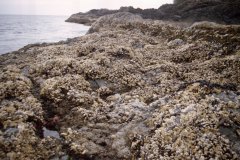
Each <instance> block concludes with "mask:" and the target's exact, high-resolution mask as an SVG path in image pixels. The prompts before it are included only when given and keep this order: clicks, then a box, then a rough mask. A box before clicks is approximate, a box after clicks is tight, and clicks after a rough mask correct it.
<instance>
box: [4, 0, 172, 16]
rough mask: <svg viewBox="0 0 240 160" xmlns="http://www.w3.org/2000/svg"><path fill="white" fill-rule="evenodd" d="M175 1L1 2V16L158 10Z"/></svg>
mask: <svg viewBox="0 0 240 160" xmlns="http://www.w3.org/2000/svg"><path fill="white" fill-rule="evenodd" d="M172 2H173V0H0V14H23V15H71V14H73V13H77V12H85V11H88V10H90V9H98V8H108V9H118V8H120V6H134V7H140V8H158V7H159V6H161V5H162V4H165V3H172Z"/></svg>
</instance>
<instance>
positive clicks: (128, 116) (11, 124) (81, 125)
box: [0, 13, 240, 160]
mask: <svg viewBox="0 0 240 160" xmlns="http://www.w3.org/2000/svg"><path fill="white" fill-rule="evenodd" d="M90 33H91V34H87V35H85V36H82V37H79V38H75V39H74V40H71V41H68V42H66V43H57V44H49V45H43V46H41V45H38V46H34V45H33V46H30V47H27V48H25V49H22V50H19V51H16V52H14V53H9V54H6V55H1V56H0V69H1V73H0V148H1V150H0V158H1V159H64V158H65V159H66V158H72V159H104V160H106V159H211V158H212V159H238V158H239V156H240V150H239V148H240V147H239V146H240V137H239V133H240V132H239V129H240V113H239V112H240V50H239V49H240V27H239V26H225V25H218V24H215V23H208V22H201V23H196V24H194V25H192V26H191V27H183V26H180V25H178V24H174V23H172V24H170V23H166V22H161V21H151V20H148V21H146V20H143V19H142V18H141V17H139V16H134V15H132V14H130V13H118V14H115V15H108V16H106V17H102V18H100V19H98V20H97V21H96V22H95V23H94V24H93V26H92V28H91V30H90Z"/></svg>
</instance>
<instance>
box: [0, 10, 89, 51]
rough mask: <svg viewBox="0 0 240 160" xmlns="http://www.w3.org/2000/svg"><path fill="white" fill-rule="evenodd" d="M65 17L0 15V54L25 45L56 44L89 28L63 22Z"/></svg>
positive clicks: (79, 34)
mask: <svg viewBox="0 0 240 160" xmlns="http://www.w3.org/2000/svg"><path fill="white" fill-rule="evenodd" d="M67 18H68V17H67V16H35V15H34V16H30V15H27V16H25V15H0V54H4V53H7V52H11V51H15V50H18V49H20V48H22V47H24V46H25V45H27V44H33V43H42V42H58V41H61V40H66V39H68V38H74V37H79V36H82V35H84V34H86V32H87V31H88V29H89V27H88V26H84V25H81V24H74V23H67V22H64V21H65V20H66V19H67Z"/></svg>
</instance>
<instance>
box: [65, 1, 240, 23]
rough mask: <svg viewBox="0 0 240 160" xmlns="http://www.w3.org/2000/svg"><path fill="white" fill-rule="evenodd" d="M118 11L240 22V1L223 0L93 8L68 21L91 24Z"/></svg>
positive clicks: (150, 16) (160, 17)
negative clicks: (146, 7) (140, 7)
mask: <svg viewBox="0 0 240 160" xmlns="http://www.w3.org/2000/svg"><path fill="white" fill-rule="evenodd" d="M117 12H130V13H133V14H137V15H140V16H142V18H144V19H155V20H168V21H185V22H189V23H194V22H198V21H212V22H217V23H222V24H240V1H239V0H232V1H223V0H179V1H175V3H174V4H166V5H163V6H161V7H160V8H158V9H139V8H137V9H135V8H133V7H121V8H120V9H119V10H107V9H100V10H91V11H89V12H87V13H77V14H74V15H72V16H71V17H70V18H68V19H67V20H66V21H67V22H74V23H80V24H86V25H91V24H92V23H93V22H95V21H96V20H97V19H98V18H99V17H101V16H103V15H108V14H113V13H117Z"/></svg>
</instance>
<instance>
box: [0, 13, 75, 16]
mask: <svg viewBox="0 0 240 160" xmlns="http://www.w3.org/2000/svg"><path fill="white" fill-rule="evenodd" d="M0 15H1V16H71V15H60V14H16V13H0Z"/></svg>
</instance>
